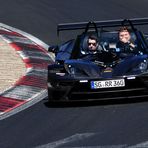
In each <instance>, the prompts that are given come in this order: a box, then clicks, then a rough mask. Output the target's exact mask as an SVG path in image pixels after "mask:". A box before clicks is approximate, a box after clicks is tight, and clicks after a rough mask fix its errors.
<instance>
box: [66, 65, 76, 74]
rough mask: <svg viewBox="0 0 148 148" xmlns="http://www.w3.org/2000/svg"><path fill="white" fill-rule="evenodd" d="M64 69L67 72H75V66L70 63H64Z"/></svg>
mask: <svg viewBox="0 0 148 148" xmlns="http://www.w3.org/2000/svg"><path fill="white" fill-rule="evenodd" d="M64 67H65V70H66V71H67V72H68V73H69V74H75V68H74V67H72V65H70V64H64Z"/></svg>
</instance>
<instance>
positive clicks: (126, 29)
mask: <svg viewBox="0 0 148 148" xmlns="http://www.w3.org/2000/svg"><path fill="white" fill-rule="evenodd" d="M123 31H127V32H129V33H130V32H131V30H130V29H129V28H128V27H127V26H122V27H120V28H119V30H118V32H119V33H120V32H123Z"/></svg>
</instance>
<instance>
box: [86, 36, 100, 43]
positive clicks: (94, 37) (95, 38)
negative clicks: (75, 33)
mask: <svg viewBox="0 0 148 148" xmlns="http://www.w3.org/2000/svg"><path fill="white" fill-rule="evenodd" d="M89 39H91V40H96V42H97V43H98V42H99V39H98V37H97V36H96V35H90V36H88V40H89Z"/></svg>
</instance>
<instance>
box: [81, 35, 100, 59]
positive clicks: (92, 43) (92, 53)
mask: <svg viewBox="0 0 148 148" xmlns="http://www.w3.org/2000/svg"><path fill="white" fill-rule="evenodd" d="M100 51H102V47H101V46H100V45H99V39H98V37H97V36H96V35H93V34H91V35H89V36H88V39H87V54H86V55H84V56H83V57H82V59H83V60H89V61H95V60H96V58H97V56H98V53H99V52H100Z"/></svg>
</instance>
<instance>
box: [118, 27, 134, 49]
mask: <svg viewBox="0 0 148 148" xmlns="http://www.w3.org/2000/svg"><path fill="white" fill-rule="evenodd" d="M118 38H119V42H118V43H117V48H120V49H121V52H133V51H134V49H136V45H135V44H134V42H133V41H132V40H131V34H130V31H129V29H128V28H127V27H121V28H120V30H119V33H118Z"/></svg>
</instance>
